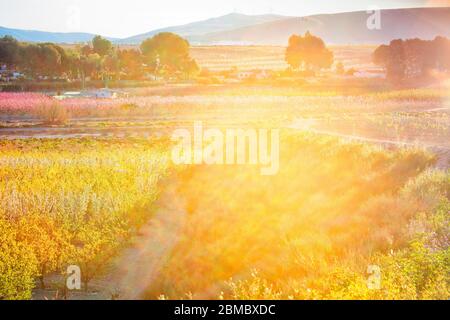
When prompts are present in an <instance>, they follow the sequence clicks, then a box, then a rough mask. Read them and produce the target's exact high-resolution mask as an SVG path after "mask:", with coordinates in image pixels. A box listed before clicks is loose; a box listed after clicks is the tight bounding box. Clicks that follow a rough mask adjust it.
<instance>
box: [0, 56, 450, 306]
mask: <svg viewBox="0 0 450 320" xmlns="http://www.w3.org/2000/svg"><path fill="white" fill-rule="evenodd" d="M372 50H373V48H370V47H358V48H345V47H339V48H335V56H336V58H337V59H338V60H339V61H342V62H343V63H344V64H345V65H346V67H354V68H357V69H359V70H366V71H367V70H370V69H371V68H372V65H371V64H370V62H369V60H368V58H367V56H368V55H369V56H370V52H371V51H372ZM283 52H284V51H283V50H282V48H278V47H242V48H231V47H212V48H204V47H197V48H193V50H192V54H193V56H194V57H195V58H196V59H198V60H199V63H200V64H201V65H202V66H205V67H207V68H209V69H211V70H225V69H229V68H231V67H233V66H236V67H238V68H239V69H242V70H244V69H254V68H270V69H284V68H285V65H284V62H283V61H284V60H283ZM124 91H126V93H128V97H126V98H118V99H87V98H83V99H82V98H74V99H65V100H62V101H56V100H55V99H53V98H51V97H48V96H46V95H45V94H43V93H5V92H3V93H0V199H1V203H2V206H1V208H0V244H1V246H2V248H6V249H5V250H3V249H2V250H1V251H0V271H1V272H0V298H5V299H29V298H33V299H61V298H67V299H111V298H113V299H135V298H143V299H192V298H195V299H224V298H225V299H448V297H449V288H448V283H449V274H450V272H449V265H450V264H449V251H448V247H449V238H448V235H449V210H450V200H449V197H450V175H449V167H450V162H449V159H450V144H449V141H450V118H449V117H450V90H449V86H448V83H444V82H443V83H440V84H438V85H435V86H433V87H428V88H422V89H401V88H393V87H389V86H388V85H387V84H386V83H385V81H384V80H383V79H355V78H351V79H350V78H342V77H331V76H323V77H318V78H316V79H306V80H305V81H303V82H299V83H296V82H295V81H294V82H290V83H287V84H286V83H279V84H275V83H271V84H268V83H265V84H264V83H253V84H250V83H247V84H221V85H201V84H178V85H175V84H174V85H164V86H156V85H155V86H152V87H146V88H131V89H124ZM196 121H201V122H202V123H203V125H204V126H205V128H216V129H219V130H226V129H229V128H242V129H251V128H254V129H262V128H265V129H277V130H279V132H280V163H279V164H280V166H279V167H280V168H279V172H278V174H276V175H274V176H262V175H261V174H260V170H259V168H258V167H256V166H253V165H227V166H225V165H206V164H203V165H192V166H187V165H175V164H174V163H173V161H172V160H171V152H172V150H173V147H174V142H173V141H172V140H171V135H172V133H173V132H174V130H176V129H180V128H186V129H188V130H193V129H192V128H193V124H194V122H196ZM68 265H78V266H80V267H81V272H82V279H83V284H84V291H73V292H68V291H67V290H66V289H65V286H64V280H65V279H64V272H65V270H66V268H67V266H68ZM374 265H375V266H377V267H378V268H379V269H380V271H381V285H380V287H377V288H375V289H374V288H371V287H370V286H368V282H367V281H368V277H369V276H370V274H368V268H369V266H374Z"/></svg>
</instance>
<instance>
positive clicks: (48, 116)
mask: <svg viewBox="0 0 450 320" xmlns="http://www.w3.org/2000/svg"><path fill="white" fill-rule="evenodd" d="M37 115H38V117H39V119H41V120H42V121H44V122H45V123H46V124H51V125H57V124H65V123H67V121H68V120H69V115H68V113H67V110H66V108H65V107H63V106H61V105H60V104H59V103H57V102H52V103H51V104H41V105H40V106H39V107H38V114H37Z"/></svg>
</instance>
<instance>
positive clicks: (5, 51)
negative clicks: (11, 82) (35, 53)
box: [0, 36, 19, 67]
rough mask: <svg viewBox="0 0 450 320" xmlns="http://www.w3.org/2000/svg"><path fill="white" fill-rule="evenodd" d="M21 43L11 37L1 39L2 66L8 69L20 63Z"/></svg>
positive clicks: (0, 60) (0, 55)
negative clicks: (4, 65)
mask: <svg viewBox="0 0 450 320" xmlns="http://www.w3.org/2000/svg"><path fill="white" fill-rule="evenodd" d="M18 59H19V42H17V40H16V39H14V38H13V37H10V36H5V37H3V38H0V65H1V64H6V65H7V66H8V67H12V66H14V65H16V64H17V63H18V62H19V61H18Z"/></svg>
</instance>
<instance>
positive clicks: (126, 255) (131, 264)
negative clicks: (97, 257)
mask: <svg viewBox="0 0 450 320" xmlns="http://www.w3.org/2000/svg"><path fill="white" fill-rule="evenodd" d="M177 187H178V185H177V183H176V181H175V180H174V179H172V180H171V181H169V182H168V183H167V189H166V190H165V191H164V193H163V194H162V195H161V198H160V200H158V201H157V207H158V210H157V211H156V213H155V216H154V217H153V218H152V219H151V220H150V221H149V222H148V223H147V224H146V225H145V226H144V227H143V228H142V229H141V230H140V232H139V235H138V237H137V238H136V239H135V241H134V245H133V246H131V247H130V248H128V249H126V250H125V251H124V252H123V253H122V254H121V255H120V256H119V257H118V258H117V259H116V260H115V261H114V267H113V272H112V273H109V275H108V276H107V277H106V278H105V279H104V280H103V281H105V282H107V283H108V287H109V288H110V290H111V291H114V293H115V294H117V296H118V298H119V299H121V300H129V299H140V298H142V294H143V293H144V292H145V290H146V289H147V288H149V287H151V285H152V283H153V282H154V281H155V279H156V278H157V277H158V274H159V272H160V270H161V269H162V268H163V267H164V265H165V263H166V261H167V260H168V259H169V258H170V254H171V252H172V249H173V248H174V246H175V245H176V244H177V243H178V240H179V237H180V235H181V229H182V228H183V226H184V224H185V221H186V212H185V211H184V210H185V205H184V202H183V201H182V199H181V198H180V197H179V195H178V193H177Z"/></svg>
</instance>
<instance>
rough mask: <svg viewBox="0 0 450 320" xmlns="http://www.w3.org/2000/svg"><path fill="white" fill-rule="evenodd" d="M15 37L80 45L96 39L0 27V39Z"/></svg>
mask: <svg viewBox="0 0 450 320" xmlns="http://www.w3.org/2000/svg"><path fill="white" fill-rule="evenodd" d="M3 36H13V37H14V38H16V39H17V40H19V41H23V42H53V43H80V42H88V41H91V40H92V38H94V37H95V35H94V34H90V33H79V32H72V33H62V32H46V31H35V30H20V29H10V28H4V27H1V26H0V37H3ZM108 39H109V40H111V41H114V42H115V41H117V40H119V39H116V38H108Z"/></svg>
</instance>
